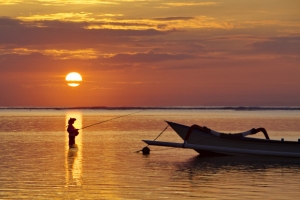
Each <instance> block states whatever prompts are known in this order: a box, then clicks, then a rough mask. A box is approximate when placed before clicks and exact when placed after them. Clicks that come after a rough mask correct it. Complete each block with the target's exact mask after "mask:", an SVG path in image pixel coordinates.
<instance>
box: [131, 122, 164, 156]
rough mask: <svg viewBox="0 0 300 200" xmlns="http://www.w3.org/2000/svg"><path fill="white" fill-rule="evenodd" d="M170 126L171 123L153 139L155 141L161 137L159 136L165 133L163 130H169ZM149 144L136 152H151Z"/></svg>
mask: <svg viewBox="0 0 300 200" xmlns="http://www.w3.org/2000/svg"><path fill="white" fill-rule="evenodd" d="M168 127H169V125H168V126H167V127H166V128H165V129H164V130H163V131H162V132H161V133H160V134H158V136H157V137H156V138H155V139H154V140H153V141H155V140H156V139H157V138H159V136H161V134H163V132H165V130H167V128H168ZM148 146H149V144H148V145H147V146H145V147H144V148H143V149H141V150H138V151H136V153H138V152H140V151H142V152H143V154H144V155H146V154H149V153H150V149H149V147H148Z"/></svg>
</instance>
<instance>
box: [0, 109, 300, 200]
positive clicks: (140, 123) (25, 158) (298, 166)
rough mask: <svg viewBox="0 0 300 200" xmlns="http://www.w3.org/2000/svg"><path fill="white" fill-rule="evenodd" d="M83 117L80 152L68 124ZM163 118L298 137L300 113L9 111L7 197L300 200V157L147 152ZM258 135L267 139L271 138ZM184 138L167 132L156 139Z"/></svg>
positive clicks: (3, 126) (2, 122)
mask: <svg viewBox="0 0 300 200" xmlns="http://www.w3.org/2000/svg"><path fill="white" fill-rule="evenodd" d="M70 117H75V118H76V119H77V120H76V122H75V127H77V128H82V127H83V129H82V130H80V133H79V135H78V137H76V144H77V148H76V149H69V147H68V135H67V132H66V126H67V121H68V119H69V118H70ZM165 121H172V122H177V123H181V124H185V125H189V126H190V125H193V124H198V125H201V126H207V127H209V128H211V129H214V130H216V131H220V132H230V133H234V132H242V131H246V130H249V129H251V128H258V127H264V128H265V129H266V130H267V131H268V134H269V136H270V138H271V139H276V140H281V139H282V138H284V140H289V141H298V139H300V108H293V107H292V108H290V107H283V108H270V107H195V108H190V107H176V108H32V109H29V108H14V109H12V108H1V109H0V136H1V139H0V145H1V148H0V199H108V200H109V199H114V200H117V199H155V200H157V199H218V200H220V199H230V200H233V199H296V198H298V197H299V195H300V191H298V189H299V179H300V159H283V158H266V157H246V156H245V157H243V156H226V157H200V156H198V153H196V152H195V151H194V150H189V149H177V148H167V147H154V146H149V147H150V149H151V152H150V154H149V155H143V154H142V153H141V152H140V151H139V150H141V149H142V148H143V147H145V146H146V144H144V143H143V142H142V140H143V139H147V140H153V139H155V138H156V137H157V136H159V134H160V133H162V132H163V130H164V129H165V128H166V127H167V124H166V122H165ZM253 137H259V138H264V135H263V134H256V135H254V136H253ZM157 140H161V141H172V142H182V140H181V139H180V138H179V136H177V134H176V133H175V132H174V131H173V130H172V129H171V128H170V127H169V128H167V129H166V130H165V131H164V132H163V133H162V134H161V136H159V137H158V138H157Z"/></svg>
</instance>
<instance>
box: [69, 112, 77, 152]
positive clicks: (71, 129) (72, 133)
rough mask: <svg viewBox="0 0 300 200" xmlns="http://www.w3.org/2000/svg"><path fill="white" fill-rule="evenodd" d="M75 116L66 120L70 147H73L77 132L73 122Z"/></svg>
mask: <svg viewBox="0 0 300 200" xmlns="http://www.w3.org/2000/svg"><path fill="white" fill-rule="evenodd" d="M75 120H76V118H70V119H69V121H68V124H69V125H68V129H67V131H68V133H69V147H70V148H75V147H76V146H75V137H76V136H77V135H78V134H79V132H78V130H79V129H76V128H75V127H74V126H73V124H74V122H75Z"/></svg>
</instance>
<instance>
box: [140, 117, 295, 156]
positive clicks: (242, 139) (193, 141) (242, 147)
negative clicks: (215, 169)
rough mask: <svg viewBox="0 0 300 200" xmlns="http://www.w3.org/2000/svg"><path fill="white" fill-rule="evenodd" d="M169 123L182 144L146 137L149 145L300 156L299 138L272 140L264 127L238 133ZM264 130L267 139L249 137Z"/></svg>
mask: <svg viewBox="0 0 300 200" xmlns="http://www.w3.org/2000/svg"><path fill="white" fill-rule="evenodd" d="M167 123H168V124H169V125H170V126H171V127H172V129H173V130H174V131H175V132H176V133H177V134H178V135H179V136H180V137H181V138H182V139H183V142H182V143H176V142H164V141H155V140H143V141H144V142H145V143H146V144H148V145H156V146H166V147H178V148H186V149H193V150H195V151H196V152H198V153H199V154H200V156H221V155H252V156H253V155H254V156H279V157H294V158H300V141H298V142H296V141H284V140H271V139H270V138H269V136H268V133H267V131H266V130H265V129H264V128H253V129H251V130H249V131H246V132H242V133H235V134H226V133H220V132H217V131H214V130H211V129H209V128H207V127H205V126H199V125H193V126H191V127H189V126H185V125H182V124H177V123H173V122H168V121H167ZM258 132H262V133H263V134H264V136H265V139H260V138H252V137H246V136H247V135H252V134H256V133H258Z"/></svg>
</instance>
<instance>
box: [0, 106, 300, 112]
mask: <svg viewBox="0 0 300 200" xmlns="http://www.w3.org/2000/svg"><path fill="white" fill-rule="evenodd" d="M0 110H240V111H247V110H249V111H254V110H300V107H298V106H162V107H151V106H145V107H142V106H137V107H134V106H132V107H106V106H91V107H81V106H78V107H0Z"/></svg>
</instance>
